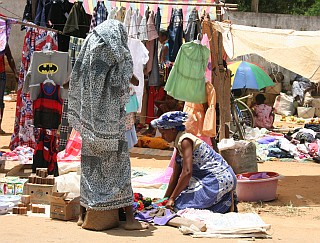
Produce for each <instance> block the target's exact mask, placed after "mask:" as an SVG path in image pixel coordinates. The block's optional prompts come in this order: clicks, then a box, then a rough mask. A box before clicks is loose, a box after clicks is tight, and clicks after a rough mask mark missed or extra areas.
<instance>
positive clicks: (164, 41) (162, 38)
mask: <svg viewBox="0 0 320 243" xmlns="http://www.w3.org/2000/svg"><path fill="white" fill-rule="evenodd" d="M159 42H160V44H161V47H160V51H159V63H166V62H169V43H168V31H166V30H164V29H161V30H160V31H159Z"/></svg>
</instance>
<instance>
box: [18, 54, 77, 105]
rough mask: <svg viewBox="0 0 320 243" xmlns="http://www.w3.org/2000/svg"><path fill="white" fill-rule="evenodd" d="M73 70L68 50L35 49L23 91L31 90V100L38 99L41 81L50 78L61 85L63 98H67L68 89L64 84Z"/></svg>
mask: <svg viewBox="0 0 320 243" xmlns="http://www.w3.org/2000/svg"><path fill="white" fill-rule="evenodd" d="M71 71H72V67H71V62H70V58H69V54H68V53H67V52H59V51H52V52H48V53H45V52H42V51H35V52H34V53H33V55H32V59H31V63H30V66H29V70H28V73H27V76H26V79H25V83H24V85H23V92H24V93H27V92H29V91H30V98H31V100H36V99H37V97H38V94H39V91H40V83H42V82H44V81H45V80H46V79H50V80H52V81H53V82H54V83H55V84H56V85H60V86H61V87H60V88H61V98H62V99H65V98H67V95H68V90H65V89H63V88H62V85H63V84H64V83H65V82H66V81H67V80H68V79H69V77H70V74H71Z"/></svg>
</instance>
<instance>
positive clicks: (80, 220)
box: [77, 214, 83, 226]
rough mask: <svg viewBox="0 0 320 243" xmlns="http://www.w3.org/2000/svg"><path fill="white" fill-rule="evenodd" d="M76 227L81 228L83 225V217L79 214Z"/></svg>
mask: <svg viewBox="0 0 320 243" xmlns="http://www.w3.org/2000/svg"><path fill="white" fill-rule="evenodd" d="M77 225H78V226H82V225H83V217H82V215H81V214H80V215H79V219H78V222H77Z"/></svg>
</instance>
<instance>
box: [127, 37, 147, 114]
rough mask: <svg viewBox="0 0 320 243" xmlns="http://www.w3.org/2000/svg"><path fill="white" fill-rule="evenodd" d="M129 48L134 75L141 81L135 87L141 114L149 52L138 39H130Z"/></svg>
mask: <svg viewBox="0 0 320 243" xmlns="http://www.w3.org/2000/svg"><path fill="white" fill-rule="evenodd" d="M128 47H129V49H130V53H131V56H132V60H133V73H134V75H135V76H136V77H137V79H138V80H139V85H138V86H134V90H135V92H136V95H137V99H138V103H139V109H138V112H141V108H142V97H143V90H144V74H143V68H144V65H145V64H146V63H147V62H148V60H149V51H148V50H147V48H146V47H145V46H144V45H143V43H142V42H141V41H140V40H138V39H133V38H128Z"/></svg>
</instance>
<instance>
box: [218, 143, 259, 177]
mask: <svg viewBox="0 0 320 243" xmlns="http://www.w3.org/2000/svg"><path fill="white" fill-rule="evenodd" d="M220 154H221V156H222V157H223V158H224V159H225V160H226V161H227V162H228V164H229V165H230V166H231V168H232V169H233V171H234V173H235V174H240V173H244V172H257V171H258V164H257V153H256V145H255V144H254V143H253V142H249V143H247V144H246V145H244V146H242V147H237V148H231V149H226V150H222V151H220Z"/></svg>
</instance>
